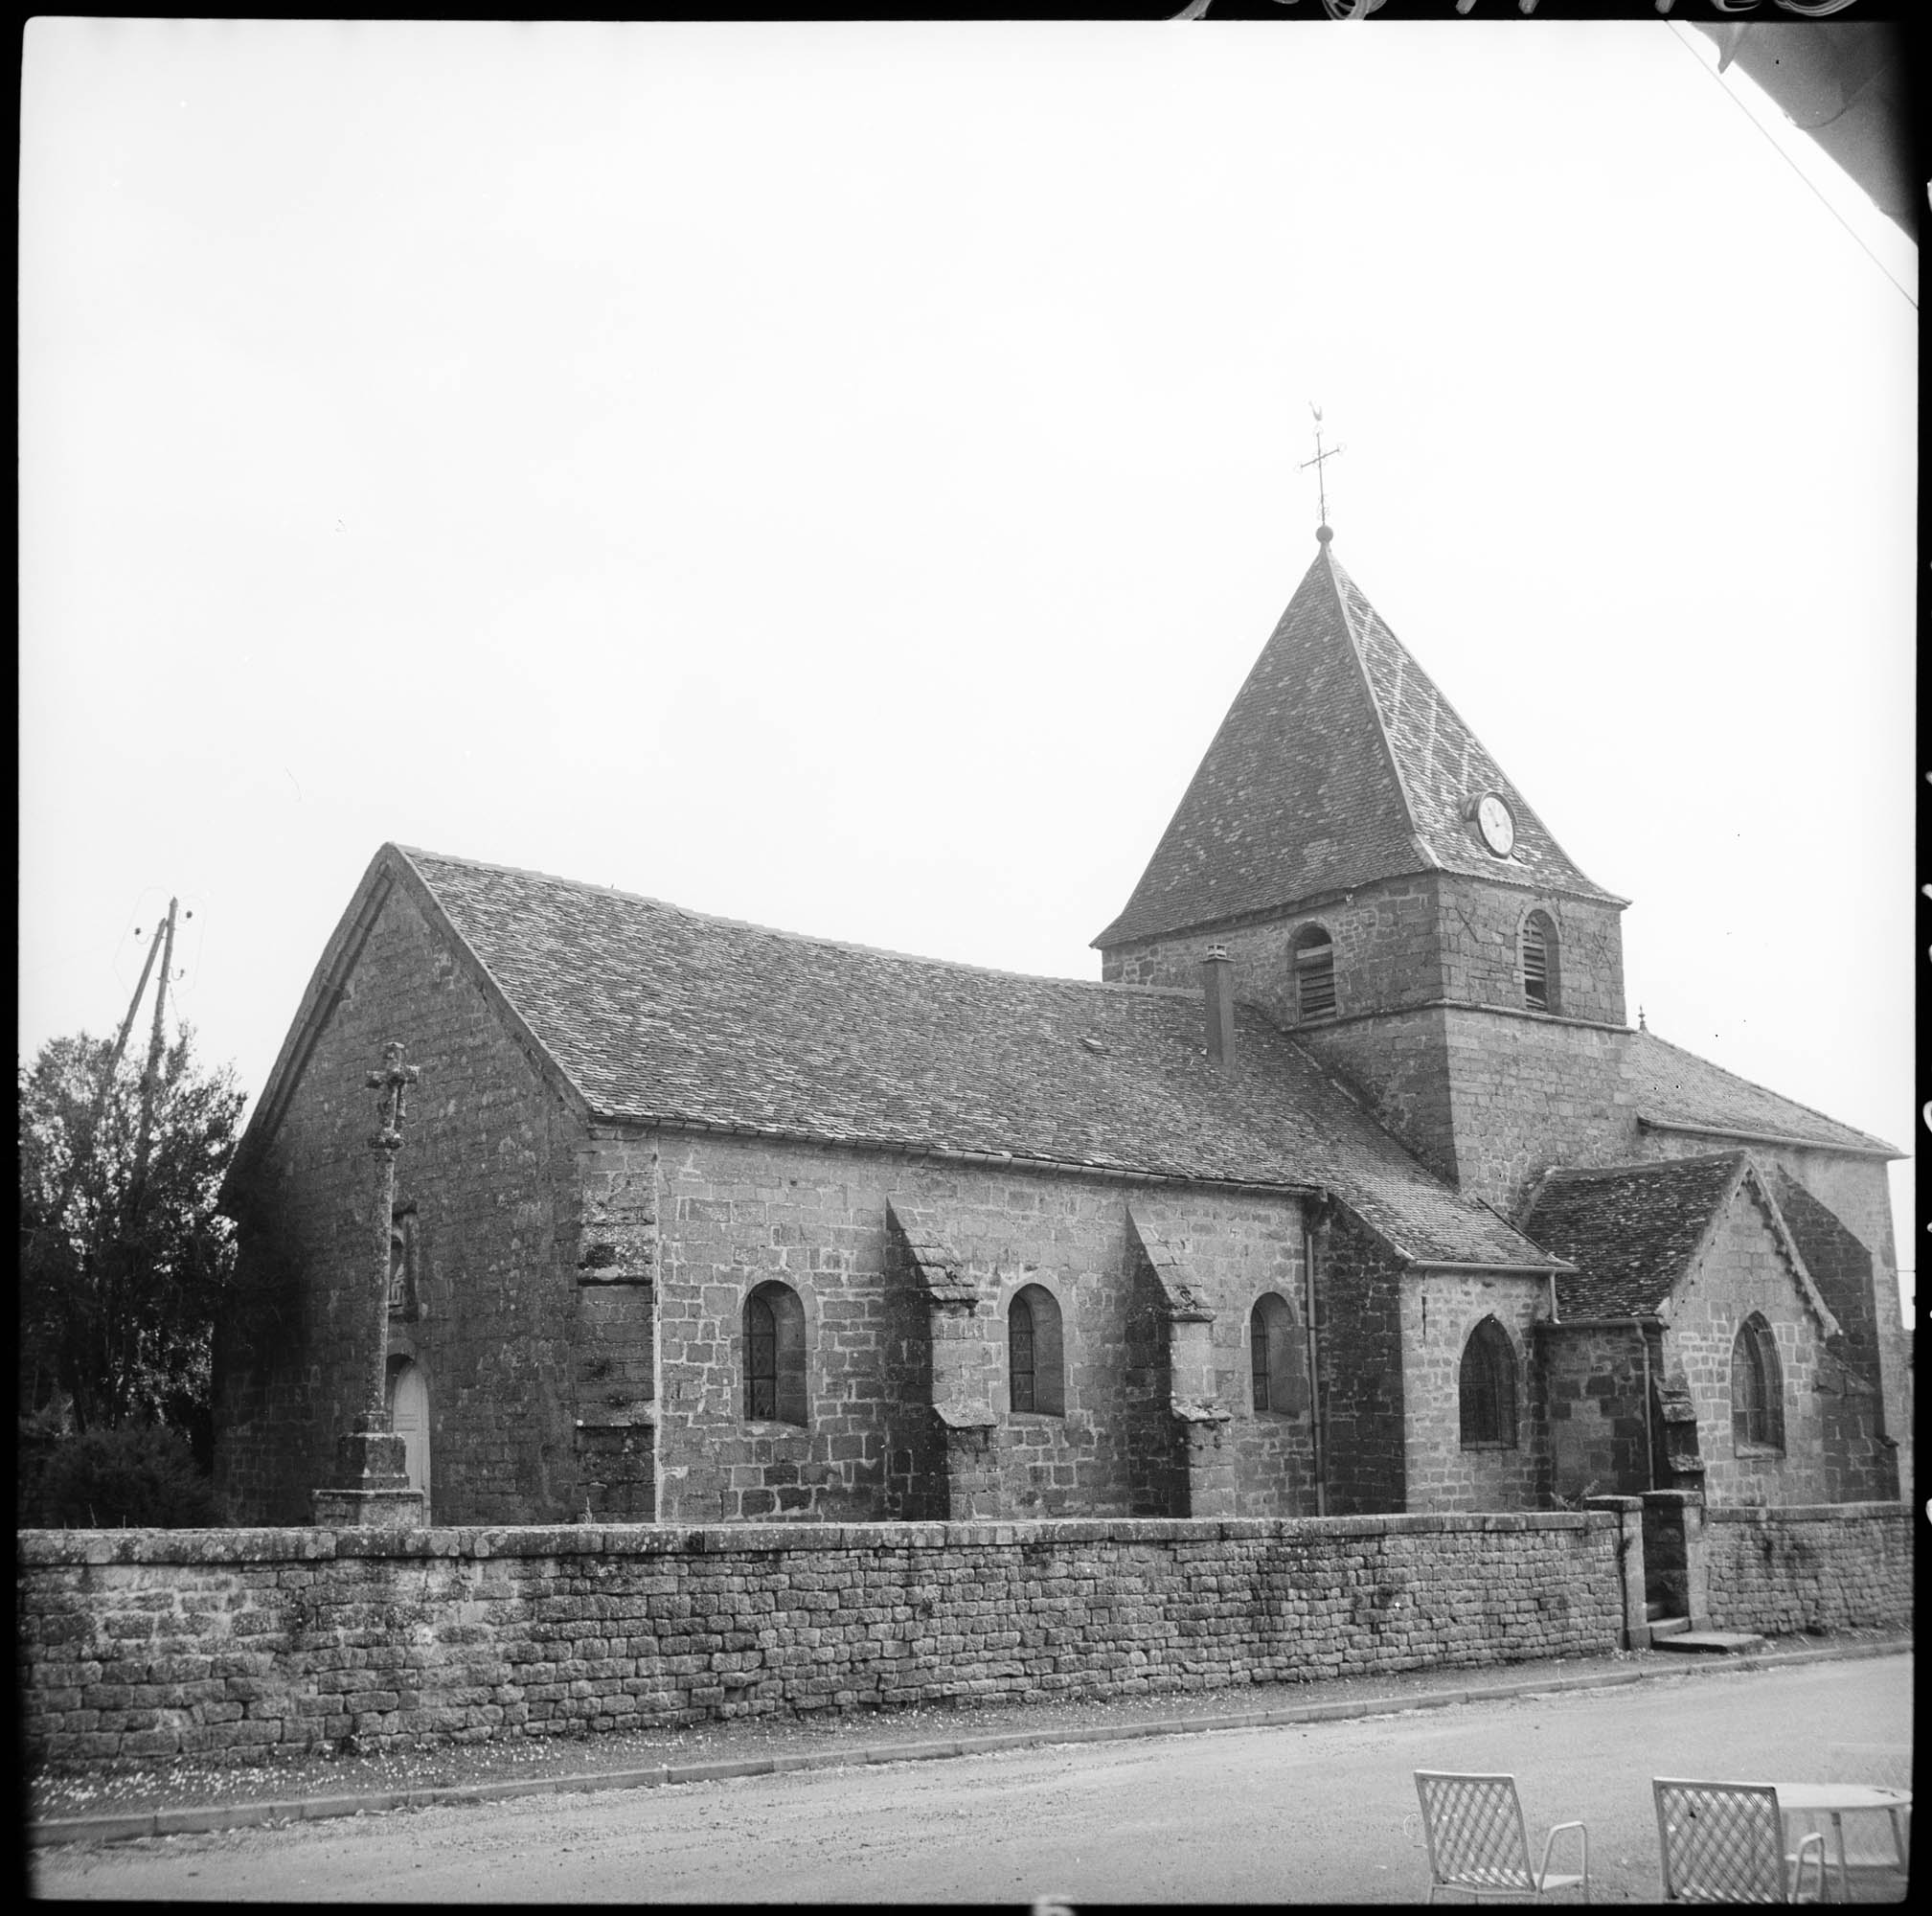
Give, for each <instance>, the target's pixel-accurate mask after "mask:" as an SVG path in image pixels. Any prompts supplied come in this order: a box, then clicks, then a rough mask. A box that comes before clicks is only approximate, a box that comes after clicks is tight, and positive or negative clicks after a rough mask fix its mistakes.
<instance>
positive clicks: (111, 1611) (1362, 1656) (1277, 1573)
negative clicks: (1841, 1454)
mask: <svg viewBox="0 0 1932 1916" xmlns="http://www.w3.org/2000/svg"><path fill="white" fill-rule="evenodd" d="M1618 1534H1619V1533H1618V1523H1617V1519H1616V1518H1615V1517H1610V1516H1603V1515H1598V1514H1594V1513H1591V1514H1584V1515H1573V1514H1567V1513H1565V1514H1554V1515H1548V1516H1542V1515H1537V1516H1489V1517H1327V1518H1309V1519H1301V1520H1287V1519H1275V1520H1234V1519H1220V1520H1216V1519H1193V1520H1187V1519H1167V1520H1158V1519H1131V1520H1129V1519H1121V1520H1087V1521H1041V1522H1034V1523H1017V1522H1014V1523H931V1524H852V1525H831V1524H795V1525H783V1524H758V1523H745V1524H734V1525H731V1526H730V1527H729V1528H719V1529H702V1530H691V1529H683V1528H674V1527H671V1526H665V1525H656V1524H637V1525H627V1526H623V1527H597V1526H590V1525H582V1526H571V1527H568V1528H558V1529H542V1528H514V1529H463V1530H454V1529H452V1530H422V1531H416V1532H413V1533H400V1534H398V1533H390V1534H383V1533H379V1532H374V1531H330V1530H208V1531H153V1530H149V1531H86V1532H79V1531H77V1532H57V1531H28V1532H23V1533H21V1536H20V1539H19V1563H20V1576H19V1653H20V1697H21V1709H22V1716H23V1724H22V1727H23V1730H24V1733H25V1744H26V1748H27V1753H28V1756H29V1760H30V1761H31V1762H33V1763H35V1764H38V1765H66V1764H74V1763H85V1764H90V1765H114V1764H132V1763H135V1762H140V1763H152V1762H154V1761H156V1760H157V1759H164V1758H167V1757H170V1756H173V1755H176V1754H185V1755H192V1756H194V1757H197V1758H199V1759H202V1760H226V1759H236V1760H242V1759H260V1758H265V1757H268V1756H271V1755H274V1754H276V1753H278V1752H283V1753H295V1752H298V1751H305V1750H314V1749H317V1748H322V1747H328V1746H340V1745H344V1744H345V1742H346V1740H348V1739H353V1746H354V1747H356V1748H358V1749H362V1750H373V1749H380V1748H383V1747H393V1746H397V1745H404V1744H408V1743H414V1742H418V1741H425V1740H427V1741H443V1740H454V1741H464V1742H467V1741H475V1740H479V1739H483V1738H489V1737H501V1736H538V1735H556V1734H559V1733H583V1732H590V1731H599V1730H612V1729H645V1728H656V1727H661V1726H666V1725H671V1724H676V1723H686V1722H698V1721H702V1720H704V1719H707V1718H712V1717H725V1716H750V1715H760V1714H801V1713H804V1712H807V1711H815V1710H851V1709H856V1708H861V1707H865V1706H870V1705H893V1704H907V1703H928V1704H929V1703H932V1702H934V1701H938V1700H943V1699H963V1700H964V1699H974V1700H979V1699H1041V1698H1052V1697H1076V1696H1080V1697H1108V1696H1120V1695H1125V1694H1133V1693H1150V1692H1158V1691H1175V1690H1202V1689H1221V1688H1233V1687H1239V1686H1244V1685H1246V1684H1249V1683H1255V1682H1283V1681H1295V1680H1299V1679H1307V1678H1315V1677H1340V1676H1354V1675H1360V1674H1364V1673H1369V1672H1383V1671H1394V1670H1407V1669H1416V1668H1421V1667H1430V1666H1443V1667H1447V1666H1456V1665H1464V1666H1467V1665H1479V1664H1491V1663H1507V1662H1512V1661H1517V1660H1521V1659H1524V1658H1529V1657H1547V1656H1561V1655H1572V1654H1585V1653H1595V1652H1602V1651H1603V1650H1606V1649H1614V1648H1616V1647H1617V1646H1618V1644H1619V1642H1620V1640H1621V1639H1620V1634H1619V1632H1620V1631H1621V1629H1622V1627H1623V1621H1624V1614H1623V1597H1622V1583H1621V1575H1620V1571H1619V1566H1618V1562H1617V1539H1618Z"/></svg>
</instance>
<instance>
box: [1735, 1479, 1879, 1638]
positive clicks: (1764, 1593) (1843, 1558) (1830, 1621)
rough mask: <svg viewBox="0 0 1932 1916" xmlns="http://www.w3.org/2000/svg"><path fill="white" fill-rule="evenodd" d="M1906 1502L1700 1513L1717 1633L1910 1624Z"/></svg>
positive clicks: (1782, 1632)
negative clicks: (1718, 1629) (1722, 1631)
mask: <svg viewBox="0 0 1932 1916" xmlns="http://www.w3.org/2000/svg"><path fill="white" fill-rule="evenodd" d="M1912 1551H1913V1542H1912V1507H1911V1506H1910V1505H1909V1504H1903V1503H1844V1504H1808V1505H1798V1506H1790V1507H1786V1508H1784V1509H1766V1510H1749V1509H1733V1508H1729V1507H1724V1506H1720V1507H1718V1508H1716V1509H1707V1510H1706V1511H1705V1513H1704V1558H1705V1571H1704V1574H1705V1583H1706V1587H1707V1589H1708V1591H1709V1597H1710V1606H1711V1616H1712V1618H1713V1620H1714V1621H1715V1622H1716V1624H1717V1626H1718V1628H1720V1629H1723V1630H1756V1631H1766V1632H1768V1633H1769V1634H1771V1635H1792V1634H1795V1633H1796V1632H1797V1631H1832V1630H1850V1629H1854V1628H1860V1627H1878V1628H1903V1629H1910V1627H1911V1624H1912Z"/></svg>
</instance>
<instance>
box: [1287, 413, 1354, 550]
mask: <svg viewBox="0 0 1932 1916" xmlns="http://www.w3.org/2000/svg"><path fill="white" fill-rule="evenodd" d="M1308 410H1309V411H1310V412H1311V413H1313V414H1314V416H1315V456H1314V457H1313V458H1312V459H1305V460H1303V461H1302V463H1301V466H1300V467H1299V468H1297V469H1298V470H1300V471H1303V472H1306V471H1307V469H1308V468H1309V467H1310V466H1312V467H1313V468H1315V496H1316V498H1317V499H1318V500H1319V501H1320V502H1321V509H1322V522H1321V524H1320V525H1318V526H1317V527H1316V528H1315V536H1316V537H1317V538H1318V539H1320V540H1321V542H1322V543H1323V544H1324V545H1327V544H1328V542H1329V541H1330V539H1331V538H1333V537H1334V534H1333V533H1332V532H1331V531H1330V528H1329V488H1328V474H1327V473H1326V472H1325V471H1324V470H1323V469H1322V468H1323V462H1324V461H1325V460H1330V459H1335V458H1339V457H1340V455H1341V454H1342V453H1344V452H1346V451H1347V450H1348V447H1347V446H1345V445H1331V446H1330V447H1329V449H1328V450H1327V451H1326V452H1324V451H1323V450H1322V409H1321V407H1320V406H1318V405H1316V403H1315V402H1314V400H1312V399H1310V400H1309V401H1308Z"/></svg>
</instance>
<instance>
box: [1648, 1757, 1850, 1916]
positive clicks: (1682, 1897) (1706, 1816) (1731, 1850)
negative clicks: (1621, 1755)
mask: <svg viewBox="0 0 1932 1916" xmlns="http://www.w3.org/2000/svg"><path fill="white" fill-rule="evenodd" d="M1650 1791H1651V1794H1652V1795H1653V1796H1654V1797H1655V1799H1656V1804H1657V1837H1658V1841H1659V1843H1660V1845H1661V1846H1662V1849H1663V1853H1664V1901H1665V1902H1666V1903H1802V1902H1804V1901H1806V1898H1805V1896H1804V1894H1803V1891H1804V1883H1805V1864H1806V1862H1807V1859H1808V1860H1810V1861H1812V1862H1814V1863H1815V1864H1816V1865H1817V1869H1818V1888H1817V1894H1816V1896H1815V1897H1814V1898H1813V1899H1811V1900H1813V1901H1820V1902H1822V1901H1823V1900H1824V1894H1825V1838H1824V1837H1823V1836H1818V1835H1815V1834H1814V1835H1811V1836H1807V1837H1806V1838H1805V1839H1804V1841H1803V1842H1801V1843H1800V1844H1799V1845H1798V1854H1797V1855H1796V1857H1794V1858H1787V1857H1786V1856H1785V1854H1784V1821H1783V1818H1782V1817H1781V1816H1780V1815H1779V1813H1778V1792H1777V1791H1776V1790H1775V1789H1773V1788H1772V1786H1771V1785H1770V1784H1768V1783H1695V1782H1690V1781H1687V1780H1685V1779H1684V1778H1681V1777H1671V1776H1657V1777H1652V1778H1651V1780H1650Z"/></svg>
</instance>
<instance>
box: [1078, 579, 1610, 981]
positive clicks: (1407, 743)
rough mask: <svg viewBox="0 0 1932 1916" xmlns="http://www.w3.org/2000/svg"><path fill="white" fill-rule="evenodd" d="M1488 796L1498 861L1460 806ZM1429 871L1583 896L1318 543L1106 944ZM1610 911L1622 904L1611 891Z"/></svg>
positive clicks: (1101, 942) (1596, 891)
mask: <svg viewBox="0 0 1932 1916" xmlns="http://www.w3.org/2000/svg"><path fill="white" fill-rule="evenodd" d="M1484 791H1497V792H1500V793H1501V794H1502V795H1503V796H1504V797H1505V798H1506V799H1507V800H1508V801H1509V803H1510V807H1511V810H1512V811H1513V812H1514V814H1515V818H1516V848H1515V851H1514V853H1513V854H1512V857H1511V858H1510V860H1509V861H1508V862H1507V863H1506V864H1499V862H1498V861H1497V860H1495V859H1493V858H1491V857H1490V856H1489V855H1488V853H1486V852H1485V851H1483V850H1482V848H1481V847H1480V846H1479V845H1478V844H1477V842H1476V840H1475V838H1474V837H1473V836H1472V835H1471V833H1470V830H1469V826H1468V822H1467V818H1466V808H1467V805H1468V802H1469V801H1470V800H1471V799H1472V798H1474V797H1476V796H1478V795H1479V794H1481V793H1482V792H1484ZM1432 869H1443V870H1448V871H1458V872H1468V873H1475V874H1480V875H1482V876H1484V877H1489V878H1494V877H1497V876H1505V877H1510V878H1515V879H1516V880H1517V881H1519V882H1521V883H1525V884H1537V885H1543V886H1548V887H1554V888H1557V889H1561V890H1566V891H1570V892H1576V893H1581V894H1584V895H1585V896H1588V897H1592V898H1602V899H1610V898H1611V897H1612V895H1611V894H1610V893H1607V892H1604V891H1602V889H1601V888H1600V887H1599V886H1597V885H1596V884H1594V883H1592V881H1591V880H1590V879H1589V878H1585V877H1584V876H1583V874H1582V873H1581V872H1580V871H1579V870H1578V868H1577V867H1576V866H1575V865H1574V864H1573V863H1572V862H1571V861H1570V859H1569V857H1568V856H1567V855H1565V854H1564V852H1563V850H1562V848H1561V847H1560V846H1558V845H1557V842H1556V840H1555V839H1554V838H1553V837H1552V836H1551V835H1550V833H1549V832H1548V830H1547V829H1546V828H1545V827H1544V825H1543V823H1542V821H1541V820H1540V819H1539V818H1538V817H1537V816H1536V814H1535V813H1534V811H1533V810H1531V809H1530V807H1529V806H1528V804H1527V803H1526V802H1525V801H1524V799H1523V797H1522V794H1521V793H1520V792H1518V791H1517V790H1516V788H1515V787H1514V786H1513V785H1512V784H1511V782H1510V780H1509V779H1508V778H1507V777H1506V776H1505V775H1504V773H1503V771H1502V769H1501V767H1500V766H1498V765H1497V764H1496V762H1495V760H1494V759H1493V758H1491V757H1490V755H1489V751H1488V750H1487V749H1486V748H1485V747H1484V745H1483V743H1482V741H1480V740H1478V739H1477V738H1476V736H1475V734H1474V733H1473V732H1471V731H1470V730H1469V728H1468V726H1467V725H1466V724H1465V723H1464V722H1463V720H1462V719H1461V718H1460V717H1459V716H1458V715H1457V713H1456V711H1455V708H1454V707H1453V706H1451V705H1450V703H1449V702H1448V700H1447V699H1446V698H1444V697H1443V696H1442V694H1441V693H1440V692H1439V691H1437V689H1436V686H1435V684H1434V682H1433V681H1432V680H1431V679H1430V678H1429V676H1428V674H1427V673H1425V672H1423V671H1422V669H1421V666H1419V665H1418V664H1417V663H1416V661H1415V659H1414V657H1413V656H1412V655H1411V654H1410V653H1409V651H1408V650H1406V649H1405V648H1404V647H1403V646H1402V645H1401V643H1400V642H1399V641H1398V639H1397V638H1396V636H1395V634H1394V633H1393V632H1392V631H1390V629H1389V627H1388V626H1387V625H1386V624H1385V623H1384V622H1383V620H1382V619H1381V618H1380V616H1379V615H1378V614H1377V613H1376V612H1375V607H1374V606H1372V605H1371V604H1369V602H1368V600H1367V599H1366V597H1364V595H1363V594H1362V591H1361V589H1360V587H1358V586H1357V585H1356V584H1355V582H1353V580H1352V579H1351V578H1350V577H1349V575H1348V574H1347V573H1346V572H1345V571H1344V570H1343V569H1342V566H1341V564H1340V562H1339V561H1338V560H1336V559H1335V558H1334V556H1333V551H1332V548H1325V549H1324V550H1323V551H1322V552H1320V553H1318V554H1317V555H1316V558H1315V560H1314V563H1313V564H1312V565H1310V566H1309V567H1308V569H1307V573H1306V574H1305V575H1304V576H1303V579H1302V582H1301V583H1300V584H1299V585H1298V586H1297V587H1296V588H1295V593H1294V596H1293V598H1291V599H1290V600H1289V601H1288V605H1287V609H1286V610H1285V611H1284V613H1283V614H1282V617H1281V622H1280V624H1279V625H1277V626H1276V627H1275V629H1274V632H1273V634H1272V636H1271V637H1270V638H1269V640H1268V643H1267V645H1266V646H1265V647H1264V648H1263V649H1262V650H1261V657H1260V658H1259V659H1257V660H1256V662H1255V667H1254V670H1253V671H1252V672H1251V673H1249V674H1248V676H1247V680H1246V682H1245V683H1244V684H1243V685H1242V687H1241V689H1240V691H1239V693H1238V694H1237V695H1236V696H1235V702H1234V704H1233V705H1232V706H1230V707H1229V708H1228V715H1227V717H1226V718H1225V719H1222V720H1221V724H1220V729H1219V730H1218V731H1217V732H1216V734H1215V737H1214V741H1213V742H1212V743H1211V744H1210V745H1209V747H1208V750H1207V754H1206V756H1205V757H1204V758H1203V759H1202V760H1201V763H1200V765H1199V767H1198V768H1197V769H1196V770H1195V772H1194V776H1193V780H1192V782H1191V783H1190V784H1189V786H1188V788H1187V791H1186V792H1185V794H1184V795H1183V796H1182V799H1181V802H1180V805H1179V807H1178V808H1177V809H1176V810H1175V812H1174V815H1173V817H1172V819H1171V821H1170V822H1169V825H1168V829H1167V831H1166V832H1165V833H1163V834H1162V837H1161V841H1160V843H1159V845H1158V846H1156V847H1155V849H1154V855H1153V856H1152V857H1151V858H1150V859H1149V860H1148V867H1147V870H1146V871H1145V872H1144V873H1143V874H1142V875H1141V879H1140V882H1139V883H1138V884H1137V885H1136V886H1135V887H1134V891H1133V896H1132V897H1131V898H1130V899H1129V900H1128V901H1127V904H1126V907H1125V910H1124V911H1122V913H1121V915H1120V916H1119V917H1118V918H1117V919H1115V920H1114V922H1113V924H1110V925H1108V926H1107V928H1106V929H1105V930H1104V931H1102V933H1101V934H1100V936H1099V937H1098V938H1096V939H1095V940H1094V943H1095V944H1096V945H1097V946H1100V947H1109V946H1114V945H1119V944H1122V943H1125V942H1126V941H1127V940H1129V939H1137V938H1147V937H1154V936H1158V935H1160V934H1163V933H1166V932H1171V931H1178V930H1181V929H1183V928H1185V927H1187V926H1190V925H1204V924H1213V923H1216V922H1218V921H1221V920H1224V919H1230V918H1236V917H1239V916H1240V915H1242V914H1244V913H1248V912H1255V911H1267V910H1274V909H1277V908H1279V907H1281V906H1284V905H1286V904H1291V903H1293V902H1294V901H1297V900H1301V899H1307V898H1313V897H1316V896H1318V895H1320V894H1322V893H1326V892H1332V891H1346V890H1351V889H1352V888H1354V887H1356V886H1358V885H1364V884H1369V883H1372V882H1374V881H1375V880H1377V879H1380V878H1398V877H1402V876H1405V875H1407V874H1410V873H1414V872H1421V871H1428V870H1432ZM1615 902H1619V903H1621V902H1622V901H1621V900H1616V901H1615Z"/></svg>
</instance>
